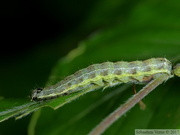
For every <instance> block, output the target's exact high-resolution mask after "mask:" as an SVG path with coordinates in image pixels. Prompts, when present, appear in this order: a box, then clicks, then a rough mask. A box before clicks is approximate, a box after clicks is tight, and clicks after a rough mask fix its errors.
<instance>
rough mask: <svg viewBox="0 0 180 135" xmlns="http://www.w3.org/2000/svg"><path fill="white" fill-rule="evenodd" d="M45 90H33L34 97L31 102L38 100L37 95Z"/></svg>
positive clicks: (32, 96)
mask: <svg viewBox="0 0 180 135" xmlns="http://www.w3.org/2000/svg"><path fill="white" fill-rule="evenodd" d="M42 90H43V89H42V88H37V89H35V90H33V92H32V95H31V101H36V100H37V94H38V93H40V92H41V91H42Z"/></svg>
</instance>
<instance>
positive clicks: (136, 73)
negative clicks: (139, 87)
mask: <svg viewBox="0 0 180 135" xmlns="http://www.w3.org/2000/svg"><path fill="white" fill-rule="evenodd" d="M179 70H180V65H177V66H176V68H174V70H173V69H172V64H171V62H170V61H169V60H167V59H166V58H151V59H147V60H145V61H133V62H126V61H119V62H115V63H113V62H104V63H101V64H93V65H90V66H88V67H87V68H84V69H81V70H79V71H77V72H75V73H74V74H72V75H70V76H67V77H66V78H65V79H64V80H62V81H60V82H59V83H57V84H55V85H54V86H51V87H47V88H44V89H43V90H42V89H37V90H34V91H33V93H32V96H31V97H32V100H33V101H36V100H47V99H53V98H56V97H59V96H64V95H67V94H70V93H74V92H78V91H80V90H85V89H89V91H93V90H95V89H99V88H107V87H112V86H115V85H118V84H121V83H128V82H132V83H148V82H150V81H151V80H153V79H154V77H155V76H156V75H157V74H166V75H167V78H166V79H165V80H167V79H169V78H171V77H173V75H174V74H175V75H177V76H180V73H179ZM173 71H174V73H173Z"/></svg>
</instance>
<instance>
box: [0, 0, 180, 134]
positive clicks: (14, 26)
mask: <svg viewBox="0 0 180 135" xmlns="http://www.w3.org/2000/svg"><path fill="white" fill-rule="evenodd" d="M179 13H180V2H179V1H177V0H151V1H141V0H135V1H132V0H111V1H110V0H96V1H92V0H91V1H82V0H77V1H74V0H66V1H65V0H61V1H60V0H59V1H57V0H51V1H47V0H46V1H38V0H37V1H3V2H2V4H1V13H0V17H1V22H2V24H1V35H2V36H1V57H0V60H1V66H0V76H1V77H0V86H1V88H0V96H1V97H2V98H1V99H2V100H3V99H4V100H6V98H7V99H9V98H15V99H16V98H19V99H25V98H26V99H27V98H28V96H29V95H30V93H31V90H32V89H34V88H36V87H37V86H38V87H44V86H45V85H48V84H49V85H50V84H53V83H55V82H57V81H58V80H60V79H62V78H63V77H65V76H66V75H69V74H71V73H73V72H75V71H77V70H78V69H81V68H83V67H86V66H88V65H90V64H93V63H99V62H104V61H119V60H127V61H131V60H137V59H140V60H142V59H147V58H152V57H167V58H168V59H170V60H172V62H173V63H175V62H178V60H179V59H178V57H179V52H180V38H179V37H180V14H179ZM77 46H80V47H79V48H80V49H79V50H80V51H75V52H73V53H71V54H69V55H67V54H68V53H69V52H70V51H71V50H72V49H74V48H77ZM178 82H179V79H178V78H175V79H172V80H170V81H168V82H167V83H165V84H164V85H163V86H160V87H161V88H159V89H157V90H156V93H153V94H154V95H153V94H152V95H149V97H147V98H146V99H145V103H146V104H147V106H149V108H148V109H147V110H145V111H141V110H140V109H139V108H138V106H137V107H135V108H133V110H132V111H130V113H127V115H126V116H125V117H123V118H122V119H121V120H120V121H118V122H117V123H116V124H115V125H113V127H111V128H110V129H109V130H108V131H107V132H106V133H105V134H108V135H111V134H113V135H114V134H120V133H122V134H124V135H126V134H129V133H131V134H132V133H134V129H135V128H180V122H178V121H180V104H179V102H180V99H179V94H180V92H179V91H178V90H179V88H180V87H178V86H179V83H178ZM137 88H139V89H140V88H141V86H140V87H139V86H138V87H137ZM113 89H117V88H113ZM109 93H111V89H110V90H105V91H104V92H101V90H99V91H97V92H93V93H90V94H87V95H85V96H83V97H81V98H80V99H78V100H76V101H74V102H72V103H70V104H68V105H66V106H64V107H63V108H60V109H58V110H56V111H54V110H52V109H49V108H45V109H43V111H42V115H41V116H40V118H39V119H38V124H37V126H36V130H37V131H36V132H37V134H64V135H66V134H69V135H71V134H77V135H81V134H82V135H83V134H87V133H88V131H90V130H91V129H92V128H93V127H94V126H95V125H96V124H98V122H100V120H101V119H103V118H104V117H105V116H107V115H108V114H109V113H111V112H112V111H113V110H114V109H115V108H116V107H117V106H119V105H120V104H122V103H123V102H124V101H126V100H127V99H128V97H130V96H131V95H132V93H131V90H130V89H129V90H127V92H126V93H123V94H121V95H116V96H114V97H113V98H112V99H110V100H108V101H106V102H103V103H102V104H101V106H98V107H96V109H94V110H89V111H88V113H87V114H86V113H83V114H82V116H78V114H79V113H80V112H83V111H85V110H86V109H87V108H88V106H91V105H92V106H93V104H94V103H96V102H97V101H98V100H99V99H101V98H103V97H104V96H106V95H107V94H109ZM154 97H157V98H156V99H155V98H154ZM152 100H153V101H152ZM160 106H161V107H160ZM87 110H88V109H87ZM102 111H103V112H102ZM77 117H78V118H77ZM145 118H146V119H145ZM30 119H31V115H28V116H27V117H24V118H23V119H20V120H17V121H15V120H14V119H9V120H7V121H4V122H3V123H0V135H10V134H27V128H28V124H29V121H30ZM154 123H156V124H154Z"/></svg>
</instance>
